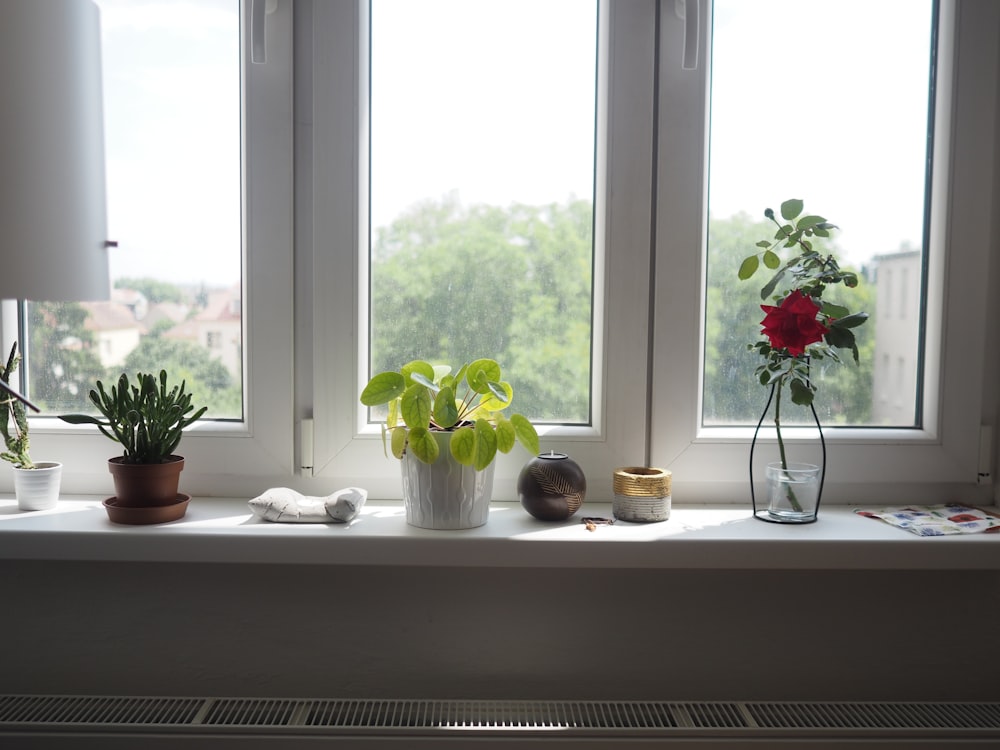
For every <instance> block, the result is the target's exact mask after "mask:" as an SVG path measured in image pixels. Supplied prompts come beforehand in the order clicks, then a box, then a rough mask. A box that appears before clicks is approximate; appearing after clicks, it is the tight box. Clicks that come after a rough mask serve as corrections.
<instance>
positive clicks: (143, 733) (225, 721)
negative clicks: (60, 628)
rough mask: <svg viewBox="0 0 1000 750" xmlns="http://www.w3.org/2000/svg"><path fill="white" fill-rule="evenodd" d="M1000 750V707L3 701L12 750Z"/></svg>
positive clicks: (3, 725) (3, 727)
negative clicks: (974, 749) (968, 749)
mask: <svg viewBox="0 0 1000 750" xmlns="http://www.w3.org/2000/svg"><path fill="white" fill-rule="evenodd" d="M845 745H849V746H851V747H854V748H861V747H871V748H879V749H880V750H884V749H885V748H952V747H959V746H980V747H1000V703H955V702H937V703H932V702H908V703H905V702H885V703H882V702H874V703H873V702H829V703H800V702H694V701H692V702H656V701H627V702H619V701H465V700H347V699H345V700H337V699H296V698H196V697H125V696H117V697H116V696H83V695H76V696H73V695H0V747H2V748H5V750H6V749H8V748H9V749H10V750H13V749H14V748H22V747H23V748H44V749H45V750H50V749H54V748H61V747H67V748H70V747H71V748H89V747H93V748H102V749H108V750H110V749H112V748H119V747H121V748H126V747H129V748H131V747H142V748H143V750H150V749H151V748H173V747H181V748H182V749H183V750H191V749H193V748H200V747H205V748H220V749H221V748H237V747H238V748H241V749H244V748H245V749H247V750H250V749H254V750H255V749H256V748H285V747H288V748H295V747H299V746H302V747H313V748H318V747H334V748H350V747H361V748H366V749H375V748H382V747H386V748H403V747H413V748H431V747H444V748H447V749H448V750H459V749H460V748H466V747H468V748H499V747H517V748H534V747H538V748H551V747H558V746H562V747H564V748H569V747H583V748H588V749H595V748H620V747H631V746H636V747H640V746H641V747H646V748H655V747H665V748H675V749H676V748H699V749H700V750H707V749H708V748H728V747H734V748H738V747H750V746H755V747H757V748H761V749H764V748H770V747H796V748H831V749H832V748H840V747H843V746H845Z"/></svg>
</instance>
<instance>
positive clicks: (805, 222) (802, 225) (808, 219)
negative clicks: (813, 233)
mask: <svg viewBox="0 0 1000 750" xmlns="http://www.w3.org/2000/svg"><path fill="white" fill-rule="evenodd" d="M825 221H826V219H824V218H823V217H822V216H803V217H802V218H801V219H799V220H798V221H797V222H795V228H796V229H812V228H813V227H815V226H816V225H817V224H822V223H824V222H825Z"/></svg>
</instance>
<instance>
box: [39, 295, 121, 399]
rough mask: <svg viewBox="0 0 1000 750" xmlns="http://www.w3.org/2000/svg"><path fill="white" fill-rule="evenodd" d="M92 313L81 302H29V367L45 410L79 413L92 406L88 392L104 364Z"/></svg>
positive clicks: (101, 372)
mask: <svg viewBox="0 0 1000 750" xmlns="http://www.w3.org/2000/svg"><path fill="white" fill-rule="evenodd" d="M87 316H88V312H87V311H86V310H85V309H84V307H83V306H82V305H80V304H79V303H78V302H31V303H29V304H28V331H29V342H30V348H29V349H28V352H27V354H28V357H29V359H28V360H27V361H28V362H29V363H30V364H29V367H28V368H26V372H27V373H28V375H29V386H30V387H29V391H30V394H31V396H32V400H33V401H35V402H36V403H37V405H38V406H39V407H41V408H43V410H44V411H53V412H57V413H58V412H62V413H65V412H79V411H89V410H90V409H91V408H92V407H91V404H90V400H89V399H88V396H87V394H88V393H89V392H90V389H91V388H93V387H94V383H95V382H96V381H97V379H98V378H101V377H103V375H104V367H103V366H102V365H101V361H100V359H99V358H98V356H97V351H96V347H97V343H96V338H95V336H94V333H93V331H90V330H88V329H87V328H86V325H85V323H86V321H87Z"/></svg>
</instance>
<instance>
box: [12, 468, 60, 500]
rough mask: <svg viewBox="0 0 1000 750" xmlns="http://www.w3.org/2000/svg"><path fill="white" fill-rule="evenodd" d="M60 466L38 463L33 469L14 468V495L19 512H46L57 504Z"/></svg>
mask: <svg viewBox="0 0 1000 750" xmlns="http://www.w3.org/2000/svg"><path fill="white" fill-rule="evenodd" d="M61 482H62V464H61V463H57V462H56V461H39V462H37V463H36V464H35V468H34V469H19V468H17V467H14V494H15V495H16V496H17V507H18V508H19V509H20V510H48V509H49V508H54V507H56V503H57V502H59V486H60V484H61Z"/></svg>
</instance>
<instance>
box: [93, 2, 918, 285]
mask: <svg viewBox="0 0 1000 750" xmlns="http://www.w3.org/2000/svg"><path fill="white" fill-rule="evenodd" d="M376 3H377V5H376V8H375V10H374V11H373V20H374V24H375V29H376V33H375V39H374V41H373V48H374V50H375V52H376V54H380V52H381V51H385V52H387V53H389V57H387V59H386V61H385V62H381V61H380V60H379V59H377V60H376V62H375V63H374V67H373V71H372V77H373V83H372V85H373V92H374V93H373V95H374V102H373V115H372V128H373V130H372V143H373V146H374V148H375V151H374V153H373V154H372V185H373V191H374V199H373V206H372V214H373V223H374V224H375V225H376V226H378V225H380V224H384V223H387V222H389V221H390V220H391V219H392V217H394V216H395V215H397V214H398V213H399V212H401V211H404V210H405V209H406V208H408V207H409V206H411V205H413V204H414V203H417V202H419V201H421V200H428V199H429V200H439V199H441V198H442V197H443V196H445V195H448V194H449V193H453V192H454V193H457V195H458V196H459V198H460V200H461V201H462V202H463V203H464V204H469V203H479V202H487V203H492V204H495V205H509V204H510V203H512V202H524V203H536V204H537V203H548V202H552V201H557V202H564V201H566V200H567V199H568V198H570V197H574V196H575V197H588V196H590V195H591V192H592V180H593V177H592V172H591V169H592V166H593V140H594V133H593V122H594V113H593V106H594V95H593V84H594V40H595V27H594V23H595V17H596V13H595V10H594V7H595V6H594V3H593V1H592V0H587V1H586V2H584V1H583V0H553V2H552V3H551V5H550V4H548V3H541V2H539V0H505V2H504V3H503V4H502V6H501V7H502V9H503V11H504V12H503V13H500V12H497V11H496V6H495V5H493V4H488V3H482V2H476V1H474V0H433V4H434V5H436V6H438V8H437V11H436V12H434V13H421V12H420V9H421V8H422V7H423V6H422V5H420V4H418V3H417V2H415V0H376ZM98 4H99V5H100V7H101V8H102V18H103V33H104V56H105V59H104V63H105V84H104V87H105V111H106V114H105V131H106V141H107V154H108V201H109V209H108V214H109V229H110V232H111V236H112V238H114V239H115V240H117V241H118V242H119V248H118V249H117V250H114V251H113V252H112V256H111V257H112V276H113V277H120V276H143V275H155V276H157V277H159V278H162V279H164V280H167V281H173V282H186V283H200V282H207V283H209V284H231V283H235V282H236V281H238V280H239V273H240V268H239V257H240V243H241V237H240V223H241V222H240V205H239V169H240V162H239V159H240V154H239V132H240V131H239V127H240V125H239V122H240V119H239V118H240V113H239V40H238V22H237V15H236V14H237V6H238V2H237V1H236V0H186V1H184V2H180V1H176V0H175V1H172V2H171V1H169V0H98ZM669 5H670V4H669V3H668V6H669ZM929 16H930V0H879V2H875V1H874V0H836V1H835V2H821V1H820V0H754V1H753V2H748V0H716V18H715V36H714V42H713V48H714V59H713V69H714V76H713V81H712V92H713V93H712V141H711V160H710V181H709V184H710V212H711V214H712V215H713V216H717V217H725V216H728V215H731V214H733V213H736V212H739V211H746V212H748V213H750V214H751V215H754V216H760V215H762V213H763V209H764V208H765V207H767V206H772V207H774V208H777V207H778V204H780V202H781V201H782V200H784V199H786V198H791V197H796V198H802V199H804V200H805V202H806V209H807V211H809V212H810V213H813V212H816V213H820V214H822V215H824V216H825V217H826V218H828V219H829V220H831V221H833V222H834V223H836V224H838V225H839V226H840V227H841V230H842V231H841V233H840V235H839V240H838V242H839V245H840V247H841V248H842V249H843V251H844V254H845V256H846V257H847V259H848V260H851V261H854V262H863V260H864V259H866V258H867V257H869V256H871V255H873V254H879V253H885V252H890V251H892V250H895V249H897V248H898V247H899V246H900V243H902V242H908V243H910V244H911V245H913V246H919V244H920V234H921V216H922V208H923V167H924V152H925V148H924V138H925V133H926V130H925V125H926V113H927V104H926V96H927V83H926V82H927V70H926V66H927V62H926V60H927V50H928V48H929V44H930V42H929V36H928V25H929V24H928V22H927V20H928V18H929ZM428 21H429V24H428ZM422 24H423V26H422ZM468 29H472V30H473V31H472V33H470V32H469V31H468ZM392 56H394V57H392ZM479 61H485V62H486V63H492V62H496V63H499V66H497V67H496V69H495V71H494V72H484V71H483V69H482V68H481V67H480V65H479ZM446 155H447V156H451V157H453V158H450V159H449V158H445V157H446ZM526 175H527V179H525V176H526Z"/></svg>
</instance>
